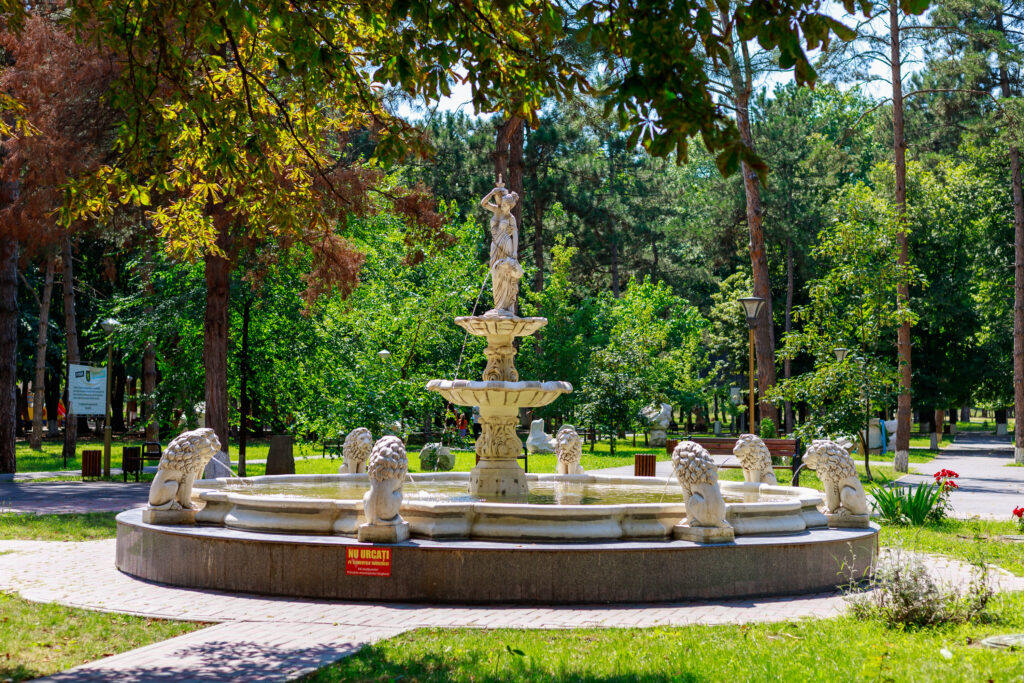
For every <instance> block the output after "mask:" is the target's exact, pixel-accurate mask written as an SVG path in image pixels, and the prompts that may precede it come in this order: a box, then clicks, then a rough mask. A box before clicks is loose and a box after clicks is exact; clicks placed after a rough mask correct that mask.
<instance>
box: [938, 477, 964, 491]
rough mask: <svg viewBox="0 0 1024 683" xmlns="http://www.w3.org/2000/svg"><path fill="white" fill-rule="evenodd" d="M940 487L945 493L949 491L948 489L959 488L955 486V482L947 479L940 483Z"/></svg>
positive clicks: (957, 485)
mask: <svg viewBox="0 0 1024 683" xmlns="http://www.w3.org/2000/svg"><path fill="white" fill-rule="evenodd" d="M942 486H943V487H945V489H946V490H947V491H948V490H950V489H958V488H960V485H959V484H957V483H956V482H955V481H950V480H948V479H947V480H946V481H944V482H942Z"/></svg>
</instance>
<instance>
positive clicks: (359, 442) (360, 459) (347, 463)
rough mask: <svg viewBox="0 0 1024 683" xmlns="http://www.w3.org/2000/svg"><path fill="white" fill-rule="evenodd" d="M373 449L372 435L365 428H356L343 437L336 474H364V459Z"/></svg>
mask: <svg viewBox="0 0 1024 683" xmlns="http://www.w3.org/2000/svg"><path fill="white" fill-rule="evenodd" d="M372 449H373V435H372V434H370V430H369V429H367V428H366V427H357V428H356V429H353V430H352V431H351V432H349V433H348V436H346V437H345V443H344V444H343V445H342V447H341V458H342V464H341V467H339V468H338V474H362V473H363V472H366V459H367V458H369V457H370V451H371V450H372Z"/></svg>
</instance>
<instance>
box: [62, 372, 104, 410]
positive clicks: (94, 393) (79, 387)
mask: <svg viewBox="0 0 1024 683" xmlns="http://www.w3.org/2000/svg"><path fill="white" fill-rule="evenodd" d="M68 403H69V405H68V414H69V415H106V413H107V369H106V368H97V367H93V366H91V365H76V364H74V363H69V364H68Z"/></svg>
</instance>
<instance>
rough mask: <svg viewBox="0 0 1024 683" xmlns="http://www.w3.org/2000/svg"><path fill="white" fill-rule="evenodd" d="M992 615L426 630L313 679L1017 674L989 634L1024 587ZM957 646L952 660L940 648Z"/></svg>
mask: <svg viewBox="0 0 1024 683" xmlns="http://www.w3.org/2000/svg"><path fill="white" fill-rule="evenodd" d="M993 603H994V604H993V609H992V614H993V618H992V620H991V621H989V622H987V623H977V624H967V625H962V626H951V627H945V628H935V629H920V630H918V629H912V630H905V631H901V630H894V629H890V628H887V627H886V626H884V625H882V624H881V623H879V622H876V621H874V620H856V619H853V618H850V617H839V618H836V619H814V620H804V621H796V622H793V621H790V622H782V623H775V624H749V625H740V626H690V627H684V628H647V629H633V628H624V629H602V630H597V629H580V630H572V631H569V630H565V631H528V630H515V629H497V630H492V631H486V630H479V629H423V630H418V631H413V632H411V633H407V634H404V635H401V636H398V637H397V638H392V639H390V640H387V641H383V642H381V643H378V644H377V645H374V646H372V647H367V648H365V649H364V650H362V651H361V652H359V653H358V654H356V655H354V656H352V657H349V658H347V659H343V660H341V661H340V662H338V663H336V664H334V665H332V666H329V667H327V668H325V669H321V670H320V671H318V672H316V673H314V674H312V675H310V676H309V677H308V678H307V679H305V680H307V681H311V682H316V683H326V682H328V681H394V680H408V681H422V682H427V681H446V682H447V681H545V682H547V681H645V682H648V681H649V682H654V681H666V682H667V681H726V680H739V681H847V680H883V681H884V680H899V681H924V682H931V681H986V680H997V681H1005V680H1011V679H1013V680H1016V679H1019V678H1020V676H1021V674H1022V672H1024V661H1022V659H1021V654H1020V652H1005V651H996V650H990V649H987V648H983V647H981V646H979V645H978V644H977V643H978V641H979V640H981V639H982V638H985V637H987V636H990V635H995V634H1001V633H1017V632H1020V631H1022V630H1024V595H1022V594H1010V595H1005V596H1000V597H998V598H996V599H995V600H994V601H993ZM943 648H945V649H947V650H948V651H949V652H951V653H952V658H950V659H946V658H945V657H943V656H942V654H940V650H942V649H943Z"/></svg>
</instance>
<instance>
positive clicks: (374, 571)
mask: <svg viewBox="0 0 1024 683" xmlns="http://www.w3.org/2000/svg"><path fill="white" fill-rule="evenodd" d="M345 574H347V575H348V576H391V548H377V547H373V548H365V547H364V548H347V549H346V552H345Z"/></svg>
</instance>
